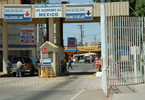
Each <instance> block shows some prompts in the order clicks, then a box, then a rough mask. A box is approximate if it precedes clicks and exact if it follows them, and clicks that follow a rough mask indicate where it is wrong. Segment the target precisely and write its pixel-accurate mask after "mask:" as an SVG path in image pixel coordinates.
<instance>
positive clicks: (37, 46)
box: [36, 24, 39, 59]
mask: <svg viewBox="0 0 145 100" xmlns="http://www.w3.org/2000/svg"><path fill="white" fill-rule="evenodd" d="M36 54H37V59H39V55H38V54H39V24H37V53H36Z"/></svg>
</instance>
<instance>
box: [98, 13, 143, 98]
mask: <svg viewBox="0 0 145 100" xmlns="http://www.w3.org/2000/svg"><path fill="white" fill-rule="evenodd" d="M102 13H103V12H102ZM104 20H105V21H106V23H105V25H104V26H102V25H103V24H102V22H101V31H102V27H105V33H106V36H105V35H104V36H103V35H102V33H101V36H103V37H104V38H106V39H107V41H106V42H105V43H104V44H107V47H106V48H105V49H107V50H106V51H105V50H104V51H105V52H107V53H106V55H105V56H104V57H106V58H104V57H103V67H105V65H104V59H105V60H107V61H106V69H104V72H103V68H102V82H103V80H107V82H106V84H107V86H103V85H105V84H104V83H102V88H105V87H106V88H107V89H108V86H117V85H131V84H140V83H144V48H143V36H144V32H143V31H144V23H145V22H143V20H144V21H145V19H144V18H138V17H105V18H104ZM101 21H102V16H101ZM101 39H102V37H101ZM101 42H103V41H102V40H101ZM102 45H103V43H102ZM102 49H104V48H102ZM101 52H103V50H102V51H101ZM103 75H105V76H106V77H105V78H103ZM104 82H105V81H104ZM107 89H103V91H104V92H105V94H106V95H108V94H107V93H108V92H107Z"/></svg>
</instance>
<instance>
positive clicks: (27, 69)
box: [11, 56, 40, 76]
mask: <svg viewBox="0 0 145 100" xmlns="http://www.w3.org/2000/svg"><path fill="white" fill-rule="evenodd" d="M19 59H21V63H22V64H24V63H25V65H24V66H22V67H21V72H22V75H24V73H30V74H31V75H34V74H35V72H38V68H39V67H40V62H39V61H38V60H37V59H36V58H35V57H32V56H24V57H16V58H14V59H13V61H12V66H11V70H12V72H13V76H15V75H16V71H17V62H18V61H19Z"/></svg>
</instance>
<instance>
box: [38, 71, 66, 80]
mask: <svg viewBox="0 0 145 100" xmlns="http://www.w3.org/2000/svg"><path fill="white" fill-rule="evenodd" d="M67 73H69V71H66V72H64V73H61V74H58V75H53V76H52V77H53V78H54V77H58V76H61V75H64V74H67ZM38 77H39V76H38ZM39 78H46V77H43V76H40V77H39ZM48 78H50V76H48Z"/></svg>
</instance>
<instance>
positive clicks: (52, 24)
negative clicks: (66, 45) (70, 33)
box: [49, 18, 54, 43]
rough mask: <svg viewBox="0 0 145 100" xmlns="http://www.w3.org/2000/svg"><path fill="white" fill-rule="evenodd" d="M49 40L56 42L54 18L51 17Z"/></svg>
mask: <svg viewBox="0 0 145 100" xmlns="http://www.w3.org/2000/svg"><path fill="white" fill-rule="evenodd" d="M49 41H50V42H52V43H54V18H49Z"/></svg>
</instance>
